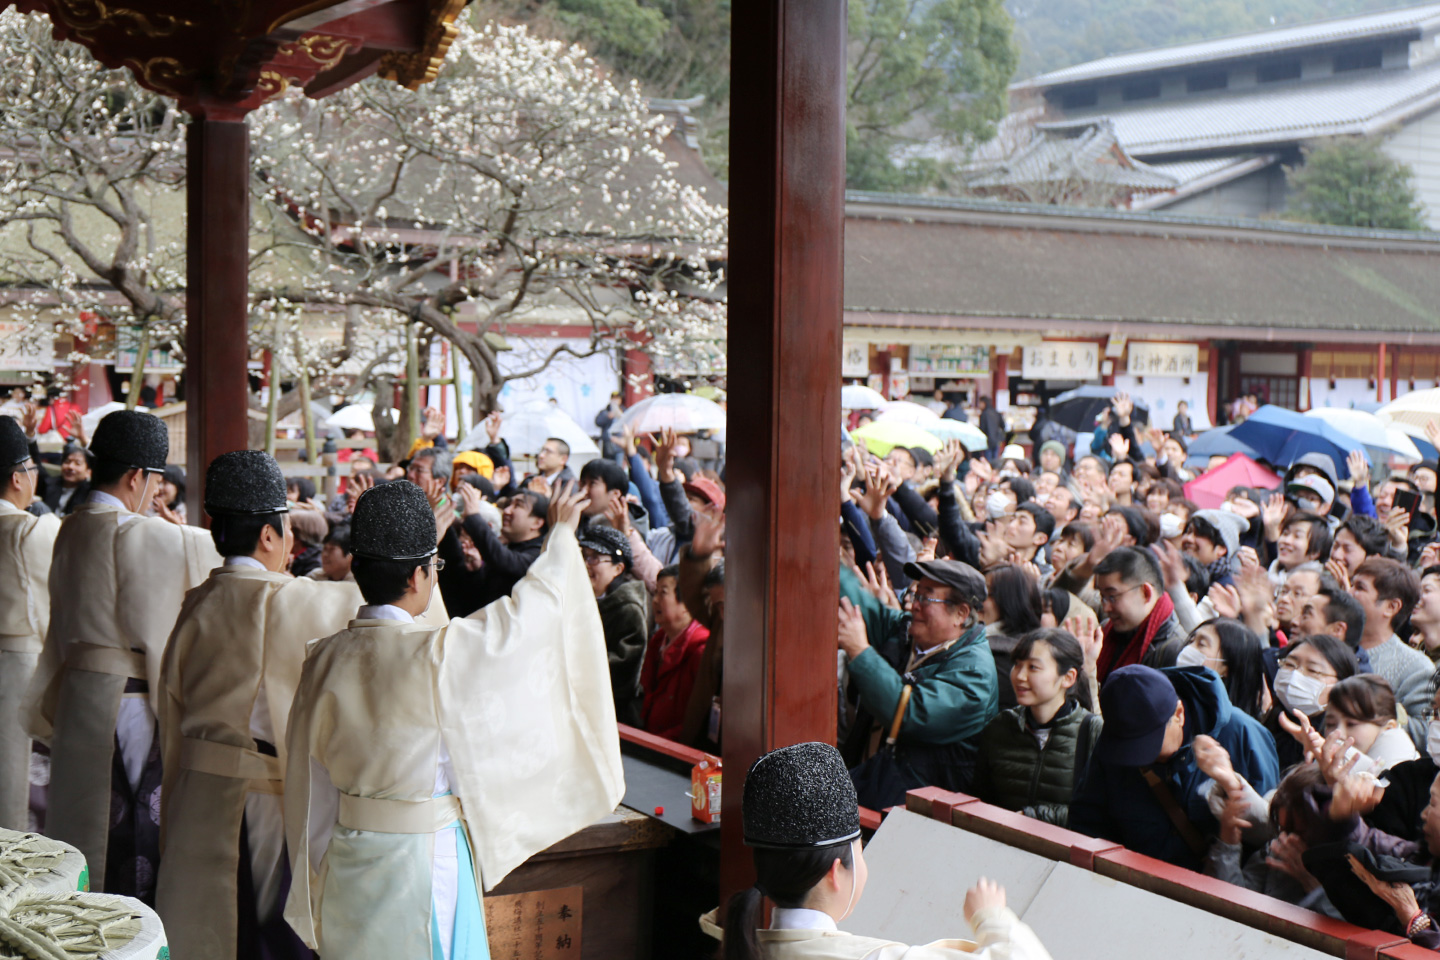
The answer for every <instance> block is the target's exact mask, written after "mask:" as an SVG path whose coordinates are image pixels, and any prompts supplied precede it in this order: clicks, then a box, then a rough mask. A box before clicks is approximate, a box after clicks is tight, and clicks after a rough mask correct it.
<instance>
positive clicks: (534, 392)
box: [500, 337, 620, 437]
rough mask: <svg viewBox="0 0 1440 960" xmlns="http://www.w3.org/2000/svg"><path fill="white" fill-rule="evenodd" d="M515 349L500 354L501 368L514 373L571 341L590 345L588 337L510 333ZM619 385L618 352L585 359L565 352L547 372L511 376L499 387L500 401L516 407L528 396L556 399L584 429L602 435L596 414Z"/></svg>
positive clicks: (576, 345)
mask: <svg viewBox="0 0 1440 960" xmlns="http://www.w3.org/2000/svg"><path fill="white" fill-rule="evenodd" d="M509 342H510V345H511V346H512V347H513V348H514V349H513V350H506V351H504V352H502V353H501V354H500V370H501V371H502V372H503V373H513V372H518V371H522V370H527V369H530V368H532V367H534V366H535V365H536V364H537V363H539V362H540V361H541V360H543V359H544V358H545V356H546V355H547V354H548V353H549V352H550V351H551V350H554V349H555V348H556V347H558V346H561V345H562V344H568V345H569V346H571V347H573V348H574V349H575V350H576V351H577V352H582V353H583V352H584V351H585V350H586V349H588V347H589V341H588V340H565V339H559V338H550V337H537V338H533V339H521V338H519V337H511V338H510V340H509ZM618 389H620V368H619V366H618V364H617V360H616V354H615V353H614V352H613V351H605V352H602V353H598V354H596V355H594V356H591V357H586V358H584V359H583V360H582V359H578V358H576V357H572V356H570V355H569V354H565V353H562V354H560V355H559V356H558V357H556V358H555V359H554V360H552V361H551V362H550V365H549V366H548V367H546V368H545V370H544V372H542V373H540V374H538V375H537V376H534V377H528V378H526V379H524V380H511V381H510V382H509V383H507V384H505V389H504V390H502V391H500V404H501V406H503V407H504V408H505V409H507V410H513V409H515V408H516V407H518V406H520V405H521V404H523V403H525V402H526V401H527V400H552V399H553V400H554V401H555V402H556V403H557V404H558V405H559V407H560V409H562V410H564V411H565V412H566V413H568V414H569V415H570V418H571V419H573V420H574V421H575V422H576V423H578V424H580V426H582V427H584V428H585V432H586V433H587V434H589V435H590V436H592V437H595V436H599V434H600V430H599V428H597V427H596V426H595V415H596V414H597V413H599V412H600V411H601V410H602V409H603V408H604V407H605V405H606V404H607V403H609V402H610V394H611V392H613V391H615V390H618Z"/></svg>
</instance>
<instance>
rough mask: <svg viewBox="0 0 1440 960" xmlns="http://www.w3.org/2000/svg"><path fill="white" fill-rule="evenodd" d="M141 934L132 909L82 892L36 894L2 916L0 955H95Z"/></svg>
mask: <svg viewBox="0 0 1440 960" xmlns="http://www.w3.org/2000/svg"><path fill="white" fill-rule="evenodd" d="M87 901H88V902H87ZM139 934H140V914H139V913H137V912H135V911H134V910H128V909H126V908H124V907H123V906H120V907H112V906H107V905H101V904H97V903H95V902H94V900H91V899H89V897H88V895H87V894H83V893H70V894H64V895H61V896H46V895H32V896H30V897H24V898H22V899H21V900H20V901H19V902H18V903H17V904H15V906H13V907H12V908H11V909H10V910H9V911H8V914H7V915H6V916H3V917H0V960H96V958H98V957H101V956H103V955H105V954H107V953H110V952H112V951H114V950H117V949H119V948H120V947H123V946H125V944H127V943H129V942H130V941H132V940H134V939H135V938H136V937H137V936H139Z"/></svg>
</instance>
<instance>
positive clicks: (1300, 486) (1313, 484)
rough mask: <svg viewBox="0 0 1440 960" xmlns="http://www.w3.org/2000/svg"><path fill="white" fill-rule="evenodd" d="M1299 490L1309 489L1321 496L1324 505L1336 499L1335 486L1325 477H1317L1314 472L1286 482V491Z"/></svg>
mask: <svg viewBox="0 0 1440 960" xmlns="http://www.w3.org/2000/svg"><path fill="white" fill-rule="evenodd" d="M1298 490H1308V491H1310V492H1311V493H1314V494H1316V495H1318V496H1319V497H1320V503H1321V504H1322V505H1328V504H1330V503H1333V502H1334V501H1335V488H1334V487H1332V486H1330V482H1329V481H1328V480H1326V479H1325V478H1324V477H1317V476H1315V474H1313V473H1307V474H1306V475H1305V476H1303V477H1296V478H1295V479H1294V480H1291V481H1290V482H1289V483H1287V484H1285V492H1286V493H1294V492H1296V491H1298Z"/></svg>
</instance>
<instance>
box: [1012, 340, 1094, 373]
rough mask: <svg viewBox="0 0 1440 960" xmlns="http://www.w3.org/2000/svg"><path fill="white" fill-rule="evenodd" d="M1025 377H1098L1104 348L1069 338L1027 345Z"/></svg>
mask: <svg viewBox="0 0 1440 960" xmlns="http://www.w3.org/2000/svg"><path fill="white" fill-rule="evenodd" d="M1021 376H1023V377H1024V378H1025V379H1027V380H1094V379H1096V378H1097V377H1099V376H1100V347H1099V346H1098V345H1096V344H1094V343H1089V342H1086V341H1075V342H1071V341H1066V340H1047V341H1046V342H1044V343H1041V344H1037V345H1035V346H1033V347H1026V348H1025V351H1024V358H1023V364H1022V368H1021Z"/></svg>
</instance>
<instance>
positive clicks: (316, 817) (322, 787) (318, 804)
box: [309, 757, 340, 873]
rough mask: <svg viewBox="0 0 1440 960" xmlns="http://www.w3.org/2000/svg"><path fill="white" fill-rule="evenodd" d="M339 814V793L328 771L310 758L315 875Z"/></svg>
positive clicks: (311, 843) (312, 856) (311, 862)
mask: <svg viewBox="0 0 1440 960" xmlns="http://www.w3.org/2000/svg"><path fill="white" fill-rule="evenodd" d="M339 813H340V791H339V790H337V789H335V783H334V781H332V780H331V779H330V771H329V770H326V769H325V767H324V766H323V765H321V763H320V761H319V760H316V759H315V758H314V757H311V758H310V825H309V831H310V866H311V868H312V869H314V870H315V872H316V873H319V872H320V864H321V863H322V862H323V861H324V860H325V851H326V850H328V849H330V834H331V833H332V832H334V830H335V817H336V816H338V815H339Z"/></svg>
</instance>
